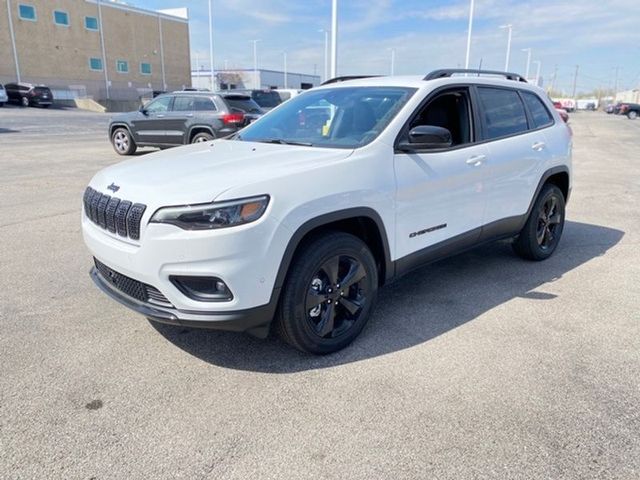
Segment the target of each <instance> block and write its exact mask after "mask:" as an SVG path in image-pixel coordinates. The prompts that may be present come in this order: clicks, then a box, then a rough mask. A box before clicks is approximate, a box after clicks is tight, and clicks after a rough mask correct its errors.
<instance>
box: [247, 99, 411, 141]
mask: <svg viewBox="0 0 640 480" xmlns="http://www.w3.org/2000/svg"><path fill="white" fill-rule="evenodd" d="M415 91H416V89H414V88H400V87H336V88H323V89H319V90H310V91H308V92H306V93H304V94H302V95H298V96H297V97H295V98H292V99H291V100H289V101H287V102H286V103H284V104H283V105H282V106H281V107H280V108H278V109H277V110H274V111H272V112H270V113H269V115H265V116H264V117H262V118H261V119H260V120H259V121H257V122H256V123H254V124H252V125H250V126H248V127H247V128H245V129H244V130H242V131H241V132H240V135H239V136H238V137H236V139H237V140H244V141H251V142H269V143H293V144H305V145H311V146H315V147H334V148H357V147H361V146H363V145H366V144H367V143H369V142H371V141H372V140H373V139H375V138H376V137H377V136H378V135H380V133H381V132H382V131H383V130H384V129H385V128H386V127H387V125H389V122H391V120H392V119H393V117H395V115H396V114H397V113H398V112H399V111H400V109H401V108H402V107H403V106H404V105H405V104H406V102H407V100H409V98H411V96H412V95H413V94H414V92H415Z"/></svg>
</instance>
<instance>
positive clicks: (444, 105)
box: [375, 89, 471, 146]
mask: <svg viewBox="0 0 640 480" xmlns="http://www.w3.org/2000/svg"><path fill="white" fill-rule="evenodd" d="M469 104H470V102H469V94H468V91H467V90H466V89H465V90H452V91H448V92H444V93H442V94H440V95H438V96H437V97H435V98H434V99H432V100H430V101H429V103H428V104H427V105H426V106H425V107H424V108H422V109H421V110H420V111H419V112H418V115H417V116H416V117H415V118H414V119H413V120H412V121H411V124H410V125H409V128H410V129H411V128H414V127H417V126H420V125H432V126H435V127H442V128H446V129H447V130H449V132H451V144H452V145H453V146H457V145H464V144H467V143H470V142H471V116H470V113H471V110H470V108H469ZM382 108H386V105H385V104H384V103H382V104H381V105H378V106H376V108H375V109H376V110H377V111H379V110H380V109H382Z"/></svg>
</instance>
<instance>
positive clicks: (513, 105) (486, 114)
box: [478, 87, 528, 138]
mask: <svg viewBox="0 0 640 480" xmlns="http://www.w3.org/2000/svg"><path fill="white" fill-rule="evenodd" d="M478 94H479V96H480V103H481V104H482V109H483V113H482V115H483V120H484V125H485V129H486V132H487V137H488V138H498V137H504V136H507V135H513V134H516V133H520V132H525V131H527V128H528V127H527V115H526V114H525V111H524V105H523V104H522V101H521V100H520V96H519V95H518V92H516V91H515V90H506V89H501V88H486V87H480V88H478Z"/></svg>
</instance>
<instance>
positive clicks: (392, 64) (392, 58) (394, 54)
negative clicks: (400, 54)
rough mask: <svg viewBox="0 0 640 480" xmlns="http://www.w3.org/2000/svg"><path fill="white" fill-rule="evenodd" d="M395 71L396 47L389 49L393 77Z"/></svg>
mask: <svg viewBox="0 0 640 480" xmlns="http://www.w3.org/2000/svg"><path fill="white" fill-rule="evenodd" d="M395 72H396V49H395V48H392V49H391V76H392V77H393V76H394V75H395Z"/></svg>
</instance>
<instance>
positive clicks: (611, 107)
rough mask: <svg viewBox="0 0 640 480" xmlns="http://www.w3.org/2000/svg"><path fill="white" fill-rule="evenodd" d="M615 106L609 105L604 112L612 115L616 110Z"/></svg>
mask: <svg viewBox="0 0 640 480" xmlns="http://www.w3.org/2000/svg"><path fill="white" fill-rule="evenodd" d="M615 107H616V106H615V104H613V103H610V104H609V105H607V106H606V107H604V111H605V112H606V113H608V114H612V113H613V112H614V110H615Z"/></svg>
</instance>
